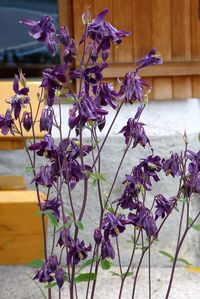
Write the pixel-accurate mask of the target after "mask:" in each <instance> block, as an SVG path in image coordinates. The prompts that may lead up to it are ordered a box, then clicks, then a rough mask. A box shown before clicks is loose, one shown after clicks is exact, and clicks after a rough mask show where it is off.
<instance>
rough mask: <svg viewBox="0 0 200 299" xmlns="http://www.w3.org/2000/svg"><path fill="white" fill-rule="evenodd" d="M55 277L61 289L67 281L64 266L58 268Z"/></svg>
mask: <svg viewBox="0 0 200 299" xmlns="http://www.w3.org/2000/svg"><path fill="white" fill-rule="evenodd" d="M55 279H56V282H57V285H58V288H59V290H60V289H61V288H62V286H63V284H64V282H65V272H64V270H63V269H62V268H59V269H57V270H56V272H55Z"/></svg>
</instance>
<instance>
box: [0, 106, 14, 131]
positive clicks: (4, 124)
mask: <svg viewBox="0 0 200 299" xmlns="http://www.w3.org/2000/svg"><path fill="white" fill-rule="evenodd" d="M13 125H14V119H13V117H12V114H11V111H10V109H7V110H6V113H5V115H2V114H0V129H1V133H2V134H3V135H7V134H8V132H10V133H11V134H12V135H13V136H14V131H13Z"/></svg>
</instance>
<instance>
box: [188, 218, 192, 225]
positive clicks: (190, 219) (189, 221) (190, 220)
mask: <svg viewBox="0 0 200 299" xmlns="http://www.w3.org/2000/svg"><path fill="white" fill-rule="evenodd" d="M192 222H193V219H192V218H191V217H189V219H188V223H189V224H190V225H191V224H192Z"/></svg>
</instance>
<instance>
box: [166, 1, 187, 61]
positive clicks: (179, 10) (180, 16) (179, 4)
mask: <svg viewBox="0 0 200 299" xmlns="http://www.w3.org/2000/svg"><path fill="white" fill-rule="evenodd" d="M171 15H172V26H171V28H172V59H173V60H176V61H177V60H179V61H180V60H182V61H185V60H190V59H191V26H190V1H189V0H175V1H171Z"/></svg>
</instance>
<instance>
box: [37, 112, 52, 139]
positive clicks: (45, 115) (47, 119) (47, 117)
mask: <svg viewBox="0 0 200 299" xmlns="http://www.w3.org/2000/svg"><path fill="white" fill-rule="evenodd" d="M53 116H54V111H53V109H52V108H50V107H48V108H45V109H43V110H42V113H41V117H40V131H41V132H42V131H47V132H48V133H49V134H51V129H52V125H53Z"/></svg>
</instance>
